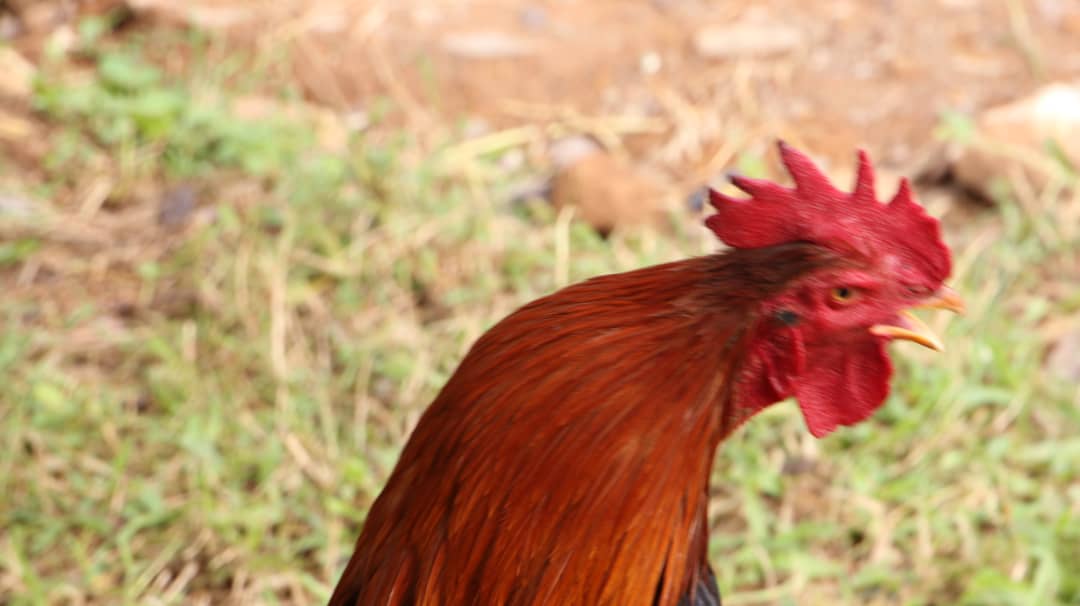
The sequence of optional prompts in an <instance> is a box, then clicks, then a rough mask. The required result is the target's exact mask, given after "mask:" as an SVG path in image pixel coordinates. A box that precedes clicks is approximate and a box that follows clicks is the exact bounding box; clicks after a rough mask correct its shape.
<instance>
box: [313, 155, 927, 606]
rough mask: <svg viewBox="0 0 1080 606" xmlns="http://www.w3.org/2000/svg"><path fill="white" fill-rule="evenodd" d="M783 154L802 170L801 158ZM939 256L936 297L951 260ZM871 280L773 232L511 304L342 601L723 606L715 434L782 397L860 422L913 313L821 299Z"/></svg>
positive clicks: (842, 258) (356, 563) (425, 442)
mask: <svg viewBox="0 0 1080 606" xmlns="http://www.w3.org/2000/svg"><path fill="white" fill-rule="evenodd" d="M782 152H784V153H785V154H786V156H785V161H786V162H787V163H788V165H789V168H791V167H792V164H793V162H795V161H797V160H800V159H801V157H796V158H794V159H792V156H791V154H792V153H795V152H793V151H792V150H790V149H789V148H782ZM867 166H868V164H867ZM793 172H794V171H793ZM796 177H797V181H798V175H797V176H796ZM743 185H746V186H747V187H753V184H747V183H744V184H743ZM785 191H787V190H785ZM751 193H753V192H751ZM759 193H760V192H759ZM721 202H722V201H721ZM715 203H717V202H716V201H715V200H714V204H715ZM739 203H740V204H747V203H746V202H739ZM924 217H925V216H924ZM732 220H733V221H736V222H737V221H738V219H737V218H735V219H732ZM711 227H713V228H714V231H718V233H720V232H721V231H722V230H720V229H717V227H716V226H714V225H711ZM934 227H935V228H936V224H935V225H934ZM725 228H727V226H725ZM766 235H767V234H766ZM721 237H723V235H722V234H721ZM935 262H936V266H934V267H932V269H930V270H926V271H924V272H923V273H925V274H927V275H925V276H921V277H919V279H920V280H921V282H919V284H918V285H917V286H918V289H919V293H920V295H919V296H920V297H921V298H922V299H926V298H927V296H926V295H927V293H928V292H932V293H938V292H940V291H939V286H940V282H941V280H942V279H944V277H945V275H942V274H946V275H947V273H948V269H947V266H946V267H945V268H944V269H943V268H942V266H941V262H940V259H935ZM894 269H895V271H896V272H898V274H897V275H899V274H900V273H903V269H904V268H902V267H898V268H894ZM866 271H867V270H866V267H865V263H862V262H861V261H859V260H857V259H853V255H852V254H850V252H848V251H846V250H844V249H843V247H837V246H828V245H826V244H823V243H819V242H814V241H804V240H801V239H799V238H795V239H792V240H784V239H780V240H779V241H777V242H773V243H770V244H769V245H763V246H745V247H736V248H733V249H731V250H728V251H726V252H724V253H721V254H717V255H712V256H706V257H701V258H695V259H688V260H684V261H678V262H675V263H668V264H664V265H659V266H654V267H649V268H645V269H641V270H636V271H632V272H627V273H623V274H615V275H609V276H602V277H598V278H594V279H592V280H588V281H586V282H583V283H580V284H576V285H573V286H570V287H567V288H565V289H563V290H561V291H559V292H556V293H554V294H552V295H549V296H547V297H544V298H541V299H539V300H537V301H534V302H532V303H530V304H528V305H526V306H525V307H523V308H521V309H519V310H518V311H517V312H515V313H513V314H511V315H510V316H508V317H507V318H505V319H504V320H502V321H501V322H499V323H498V324H497V325H496V326H494V327H493V328H492V329H491V330H489V331H488V332H487V333H486V334H484V335H483V336H482V337H481V338H480V339H479V340H478V341H477V343H476V344H475V345H474V346H473V347H472V349H471V350H470V351H469V353H468V354H467V355H466V357H465V359H464V360H463V361H462V363H461V365H460V367H459V368H458V369H457V371H456V372H455V373H454V375H453V376H452V377H451V379H450V380H449V382H448V383H447V384H446V386H445V387H444V388H443V389H442V391H441V392H440V393H439V395H438V396H437V397H436V399H435V401H434V402H433V403H432V405H431V406H430V407H429V408H428V410H427V411H426V412H425V413H424V415H423V416H422V418H421V419H420V421H419V423H418V424H417V426H416V429H415V430H414V432H413V434H412V436H411V437H410V439H409V441H408V443H407V445H406V447H405V449H404V451H403V452H402V454H401V457H400V460H399V463H398V465H397V466H396V468H395V470H394V472H393V473H392V474H391V477H390V479H389V481H388V483H387V485H386V487H385V489H384V490H383V492H382V494H381V495H380V496H379V498H378V499H377V500H376V501H375V503H374V504H373V506H372V508H371V510H370V512H369V514H368V517H367V519H366V521H365V524H364V528H363V532H362V534H361V536H360V538H359V540H358V542H357V548H356V551H355V553H354V554H353V556H352V558H351V560H350V561H349V563H348V566H347V567H346V569H345V571H344V574H343V575H342V578H341V581H340V583H339V584H338V586H337V588H336V590H335V592H334V595H333V597H332V598H331V604H332V605H344V604H358V605H365V606H367V605H372V606H374V605H378V606H384V605H385V606H406V605H409V606H411V605H414V604H415V605H425V606H427V605H432V606H435V605H441V606H465V605H474V604H475V605H489V604H491V605H495V604H499V605H508V606H541V605H572V604H583V605H592V604H597V605H609V604H610V605H619V606H634V605H640V606H709V605H714V604H716V605H718V604H719V603H720V598H719V592H718V590H717V587H716V581H715V578H714V576H713V573H712V571H711V569H710V568H709V565H708V561H707V544H708V526H707V519H706V505H707V500H708V487H709V475H710V469H711V465H712V461H713V457H714V455H715V452H716V448H717V446H718V445H719V444H720V442H721V441H722V440H723V439H724V438H725V437H726V436H727V435H729V434H730V433H731V432H732V431H733V430H735V429H736V428H737V427H738V426H739V425H740V424H742V423H743V422H744V421H746V420H747V419H749V418H750V417H751V416H753V414H755V413H756V412H758V411H759V410H761V409H762V408H764V407H766V406H768V405H770V404H772V403H774V402H777V401H779V400H782V399H784V398H786V397H789V396H795V397H796V398H797V399H799V401H800V404H801V405H802V406H803V412H804V416H805V417H806V420H807V423H808V425H809V426H810V429H811V431H812V432H813V433H814V434H815V435H824V434H826V433H828V432H830V431H832V430H833V429H834V428H835V427H836V426H837V425H850V424H853V423H855V422H858V421H860V420H862V419H864V418H866V417H867V416H869V414H871V413H872V412H873V410H874V409H875V408H876V407H877V406H878V405H880V402H881V400H882V399H883V398H884V396H885V394H886V393H887V389H888V388H887V381H888V374H889V372H891V366H889V363H888V358H887V357H884V344H885V342H886V341H887V340H888V338H897V337H898V336H899V338H912V339H913V340H914V337H910V336H909V337H904V336H902V333H901V332H897V331H903V330H908V331H909V332H911V331H910V327H897V326H893V325H894V324H898V322H899V320H897V321H894V322H889V323H886V326H888V327H891V328H892V329H894V330H893V332H892V333H889V336H888V337H886V336H881V335H877V334H871V333H870V332H867V330H866V329H867V328H869V327H870V325H869V324H868V325H867V326H862V324H863V323H866V322H871V323H873V322H872V320H873V321H876V320H875V319H874V318H876V316H875V317H874V318H870V315H872V314H869V312H866V314H867V319H865V321H864V320H863V319H860V320H859V324H860V326H859V327H858V330H859V332H858V333H856V332H854V329H851V331H850V334H849V331H848V327H847V326H846V325H843V323H842V322H840V321H839V320H836V319H832V320H827V319H823V318H824V317H825V315H827V314H824V312H822V311H821V310H820V309H818V307H819V306H820V305H822V304H823V303H822V302H821V301H820V300H819V298H818V297H817V293H818V292H819V291H821V292H826V293H833V295H835V291H836V287H835V286H834V285H835V284H838V283H839V284H845V285H846V284H854V280H855V277H857V275H862V277H863V278H865V277H866V276H865V275H863V274H865V273H866ZM859 272H862V273H859ZM905 284H906V285H905V288H906V289H907V290H906V291H905V292H907V294H906V295H903V296H904V297H907V298H906V299H904V302H905V303H910V302H911V301H910V300H909V299H911V297H912V296H913V295H911V293H913V292H915V290H914V285H913V283H911V281H910V280H908V282H906V283H905ZM844 288H848V287H847V286H844ZM851 288H856V287H854V286H853V287H851ZM857 288H860V289H865V290H866V291H867V292H869V290H870V289H871V288H874V287H873V286H871V285H868V284H861V285H860V286H858V287H857ZM924 291H926V292H924ZM888 292H889V293H891V294H890V295H889V296H894V295H895V296H896V297H900V296H901V295H900V294H897V293H899V291H898V290H896V289H892V288H891V287H890V288H889V289H888ZM939 298H940V297H939ZM845 305H846V303H845ZM882 313H884V314H885V315H884V316H882V317H883V318H884V317H886V316H888V319H891V318H893V316H895V310H891V309H890V310H886V311H883V312H882ZM878 315H881V314H878ZM873 326H874V327H878V326H881V325H880V324H876V323H873ZM885 332H888V331H887V330H886V331H885ZM864 333H865V334H864ZM912 334H914V333H912ZM845 338H849V339H850V343H846V342H844V340H843V339H845ZM838 343H839V344H838ZM841 347H842V348H843V349H842V350H840V349H838V348H841ZM838 350H839V351H842V353H840V354H837V353H835V351H838ZM863 375H868V376H869V378H866V377H864V376H863ZM882 379H883V380H882ZM843 398H847V399H849V400H851V401H849V402H844V401H837V400H838V399H843Z"/></svg>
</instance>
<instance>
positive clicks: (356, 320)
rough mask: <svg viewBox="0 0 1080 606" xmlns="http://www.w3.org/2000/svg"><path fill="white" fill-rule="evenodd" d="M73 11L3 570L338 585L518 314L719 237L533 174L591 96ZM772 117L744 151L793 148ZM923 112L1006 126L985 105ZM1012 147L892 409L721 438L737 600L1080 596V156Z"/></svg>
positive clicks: (12, 207)
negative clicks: (420, 116) (343, 85)
mask: <svg viewBox="0 0 1080 606" xmlns="http://www.w3.org/2000/svg"><path fill="white" fill-rule="evenodd" d="M67 23H68V25H67V26H65V27H66V29H59V28H57V27H53V28H51V29H48V30H47V33H48V35H44V36H42V37H41V40H40V44H38V45H37V46H34V47H33V48H34V49H35V50H36V52H34V53H27V55H28V56H31V57H33V58H34V61H33V66H32V67H33V70H34V72H33V73H34V75H33V79H32V82H33V84H32V89H31V90H30V91H29V92H28V94H27V95H26V97H25V99H24V100H23V101H24V105H21V106H20V105H19V104H18V103H17V102H11V103H8V104H7V105H0V108H4V109H5V110H6V111H9V114H5V115H8V116H9V118H11V117H12V116H14V117H15V118H19V119H21V120H23V122H21V123H19V122H11V124H16V126H15V127H10V126H9V128H8V130H7V131H2V129H0V132H6V133H7V134H5V137H6V143H5V147H4V149H5V154H4V156H2V157H0V280H2V283H3V288H4V295H3V296H2V297H0V377H2V379H0V451H2V456H0V494H3V495H4V496H3V497H2V498H0V527H2V528H3V529H4V530H3V532H2V533H0V602H3V603H10V604H127V603H132V604H189V603H206V604H209V603H213V604H219V603H235V604H277V603H281V604H308V603H322V602H324V601H325V600H326V599H327V598H328V596H329V592H330V590H331V589H332V587H333V584H334V582H335V581H336V579H337V575H338V574H339V573H340V570H341V569H342V567H343V566H344V564H345V561H346V559H347V557H348V555H349V554H350V553H351V549H352V544H353V541H354V540H355V538H356V535H357V533H358V530H359V528H360V526H361V524H362V522H363V518H364V513H365V510H366V508H367V507H368V505H369V504H370V503H371V501H372V499H373V498H374V496H375V495H376V494H377V493H378V490H379V489H380V487H381V485H382V483H383V482H384V480H385V479H386V477H387V474H388V473H389V471H390V469H391V467H392V465H393V463H394V461H395V458H396V455H397V452H398V449H399V448H400V447H401V445H402V443H403V441H404V439H405V438H406V437H407V435H408V432H409V430H410V428H411V427H412V425H413V424H414V423H415V421H416V419H417V417H418V415H419V414H420V413H421V411H422V410H423V409H424V407H425V406H426V405H427V404H428V403H429V402H430V400H431V398H432V397H433V396H434V394H435V393H436V392H437V390H438V389H439V388H440V386H441V385H442V384H443V382H445V380H446V379H447V378H448V376H449V375H450V373H451V372H452V371H453V369H454V368H455V365H456V364H457V363H458V361H459V360H460V359H461V357H462V355H463V354H464V352H465V351H466V350H467V348H468V347H469V346H470V344H471V343H472V342H473V341H474V340H475V339H476V338H477V337H478V336H479V335H480V334H481V333H482V332H483V331H484V330H485V329H486V328H487V327H488V326H490V325H491V324H492V323H494V322H495V321H497V320H498V319H500V318H501V317H503V316H504V315H506V314H507V313H509V312H510V311H512V310H513V309H514V308H516V307H517V306H518V305H520V304H523V303H525V302H527V301H529V300H531V299H533V298H535V297H537V296H540V295H542V294H545V293H548V292H551V291H552V290H554V289H556V288H558V287H560V286H563V285H565V284H567V283H570V282H574V281H578V280H581V279H584V278H586V277H589V276H593V275H597V274H601V273H608V272H616V271H624V270H629V269H633V268H637V267H641V266H645V265H649V264H654V263H658V262H662V261H667V260H673V259H678V258H682V257H685V256H688V255H696V254H702V253H705V252H708V251H711V250H714V248H715V244H714V242H713V240H712V238H711V236H709V235H707V234H705V233H704V230H702V229H701V228H700V226H699V223H700V221H699V216H698V215H696V214H694V213H692V212H690V211H687V210H685V209H682V208H677V209H674V210H671V212H670V217H669V219H670V220H669V221H666V222H664V224H663V225H662V226H661V227H660V228H654V227H649V226H637V227H633V226H632V227H628V228H625V229H617V230H615V231H614V232H613V233H612V234H611V235H610V236H609V237H606V238H605V237H601V236H600V235H598V234H597V231H596V230H594V229H593V228H592V227H591V226H590V225H588V224H587V223H585V222H582V221H578V220H575V219H573V216H572V213H571V212H569V211H568V210H562V211H559V210H557V209H554V208H552V206H551V205H550V204H549V203H548V202H547V201H545V200H544V199H542V196H541V195H539V194H536V193H535V192H534V193H533V194H529V195H516V194H515V193H514V192H517V191H518V190H520V189H521V183H524V182H529V181H530V179H534V178H535V177H536V176H537V175H538V174H540V173H542V172H543V171H542V170H540V169H537V168H536V166H534V164H533V163H532V162H531V161H530V160H531V158H532V155H531V152H528V150H529V149H530V146H534V145H535V144H536V138H537V137H539V138H541V139H544V138H546V137H553V136H561V135H564V134H567V133H575V132H579V131H582V130H587V131H588V130H589V129H586V128H584V127H582V126H581V125H582V123H583V120H582V119H581V116H580V115H576V114H566V115H568V116H569V117H565V116H564V118H563V119H560V120H557V121H555V122H552V121H550V120H546V121H545V120H536V121H535V122H532V123H529V122H526V123H523V125H522V124H519V125H517V126H506V128H505V129H504V130H498V129H494V128H492V129H489V130H488V131H487V132H485V133H484V134H482V135H479V136H478V135H477V134H476V133H475V132H473V131H474V130H475V129H474V126H473V123H471V122H469V121H468V120H466V119H465V118H466V115H465V114H460V115H457V116H456V118H454V119H443V118H432V119H431V120H432V121H431V122H428V123H427V127H426V128H424V129H420V128H417V127H416V126H415V124H414V123H410V122H409V121H408V120H404V119H402V116H403V114H407V113H408V112H407V111H405V110H403V109H402V106H403V104H404V105H408V102H407V101H402V100H401V99H399V98H395V96H394V95H393V94H392V91H391V92H390V93H388V94H386V95H384V96H375V97H372V98H371V99H370V100H369V101H370V102H369V103H367V104H366V105H365V109H364V112H363V115H362V116H359V117H358V116H356V115H354V113H347V112H342V111H341V110H340V109H339V108H338V109H326V108H325V106H321V105H318V104H314V103H311V102H310V101H309V100H308V99H307V97H308V96H309V94H308V91H305V90H304V89H303V87H302V86H300V85H299V84H298V80H297V79H296V78H294V77H293V74H291V73H290V72H289V71H288V70H286V69H284V68H283V67H282V65H283V57H286V58H287V55H288V52H289V51H288V49H282V48H265V47H259V46H251V45H236V44H227V43H226V42H225V38H226V36H225V35H224V34H222V33H220V32H215V31H208V30H205V29H204V28H200V27H192V26H190V25H189V26H176V25H174V24H161V23H154V22H149V23H142V22H140V20H139V19H138V18H134V17H133V16H132V14H131V13H130V12H129V11H126V10H122V11H119V12H117V11H111V12H110V11H97V12H96V14H92V15H90V16H85V15H82V14H81V13H78V14H74V15H73V16H71V17H70V19H69V21H67ZM1014 29H1015V28H1014ZM56 31H62V32H65V33H64V34H63V35H62V36H59V37H58V36H57V34H56V33H55V32H56ZM1019 31H1023V28H1021V29H1020V30H1019ZM1018 39H1020V40H1023V39H1024V38H1023V37H1022V36H1021V37H1020V38H1018ZM12 44H13V46H12V48H20V47H19V46H18V44H19V42H18V41H17V40H16V41H15V42H13V43H12ZM3 48H7V47H3ZM1020 48H1021V50H1023V51H1025V52H1027V51H1029V50H1030V49H1026V47H1024V46H1023V45H1020ZM1025 49H1026V50H1025ZM1028 54H1029V55H1030V52H1028ZM363 60H364V59H362V58H357V61H360V62H362V61H363ZM421 68H422V66H421ZM432 69H434V68H432ZM422 105H423V103H421V106H422ZM455 111H456V110H455ZM702 111H705V110H702ZM328 115H330V116H332V117H333V118H332V119H330V125H329V126H327V120H328V117H327V116H328ZM575 116H576V117H575ZM15 118H11V120H14V119H15ZM737 118H738V115H737V114H736V115H735V118H733V120H736V121H737ZM605 124H607V126H610V123H605ZM343 125H344V126H343ZM350 125H351V126H350ZM601 126H603V125H601ZM20 128H21V129H22V130H19V129H20ZM605 128H606V127H605ZM605 128H601V127H596V128H593V129H592V130H591V131H589V134H591V135H594V136H596V137H597V138H600V139H602V140H603V139H604V133H605V132H606V133H608V134H609V135H610V133H611V132H614V133H615V134H614V135H610V136H611V137H615V140H616V141H618V140H619V137H620V136H621V135H619V133H618V131H619V127H617V126H614V127H610V128H606V130H605ZM515 129H517V130H515ZM522 129H525V130H522ZM529 129H533V130H529ZM597 131H603V132H600V134H599V135H598V134H597ZM751 131H753V129H750V128H747V129H744V130H743V131H742V132H741V133H740V134H739V136H738V137H734V138H733V140H736V141H739V142H741V143H737V145H736V147H734V148H732V149H730V150H728V151H727V152H725V156H724V157H725V158H726V160H725V161H724V162H721V165H722V166H718V167H714V168H717V169H719V168H724V169H737V170H740V171H742V172H748V173H751V174H770V175H776V174H777V173H776V172H775V168H774V166H773V164H772V163H771V159H770V158H769V157H767V156H766V155H765V154H764V152H762V151H761V150H763V149H766V147H767V146H768V145H769V144H770V143H771V141H770V140H769V139H767V138H766V137H772V136H775V134H777V133H771V132H770V131H768V130H767V129H766V130H765V131H763V132H762V134H761V140H757V138H754V137H750V136H749V135H748V134H747V133H749V132H751ZM11 133H14V134H11ZM523 133H524V134H523ZM537 133H539V134H537ZM789 134H790V133H789ZM664 136H665V137H668V139H667V141H669V142H670V141H674V140H676V139H678V137H680V136H690V135H684V134H682V133H680V132H679V130H678V128H676V129H675V131H673V132H667V133H666V134H665V135H664ZM797 136H798V135H797V133H796V137H797ZM865 137H866V138H868V139H870V141H871V145H872V144H873V137H874V133H873V132H867V133H865ZM925 137H926V138H927V139H928V140H933V141H936V142H937V143H950V144H952V143H959V144H965V145H973V144H974V143H973V142H977V141H981V142H982V143H983V144H990V143H992V142H989V143H988V142H987V141H985V140H980V139H979V133H978V132H977V128H976V127H975V126H974V125H973V119H972V118H971V117H970V115H969V114H968V113H965V112H964V111H958V112H952V113H948V114H944V115H943V116H941V117H940V122H939V127H938V128H937V129H936V130H934V131H928V132H926V133H925ZM609 142H610V137H609V139H608V140H605V143H609ZM523 149H524V150H526V152H528V153H524V154H523V153H522V150H523ZM627 150H628V151H627V153H628V154H631V155H632V154H633V148H632V147H629V148H627ZM839 153H840V157H846V158H849V159H850V158H851V152H850V148H844V149H843V150H841V152H839ZM1048 155H1050V154H1048ZM523 157H524V158H525V160H522V158H523ZM1026 161H1027V160H1025V159H1023V158H1017V159H1016V161H1015V162H1014V164H1016V165H1022V164H1023V163H1024V162H1026ZM704 164H705V165H708V166H711V165H710V164H709V162H704ZM1063 164H1065V163H1063ZM843 170H846V169H843ZM718 172H719V171H718ZM1001 177H1002V179H1001V180H1000V182H999V186H998V187H997V188H996V189H994V191H993V192H992V194H993V196H992V198H993V199H992V202H993V204H992V205H990V206H972V205H971V204H970V203H963V202H957V201H955V200H954V199H953V198H955V196H946V197H944V198H943V197H940V196H938V197H934V198H932V200H931V203H930V208H931V210H932V211H934V212H935V213H937V214H947V215H948V217H947V221H946V225H947V226H948V240H949V242H950V244H951V245H952V247H953V249H954V251H955V255H956V260H957V263H956V271H955V277H954V279H953V282H954V283H955V286H956V287H957V289H958V290H960V291H961V292H962V293H963V295H964V297H965V298H966V299H967V301H968V304H969V309H970V311H969V313H968V314H967V315H966V316H964V317H961V318H957V319H954V320H952V321H951V322H948V324H947V328H946V321H947V318H944V317H942V318H933V319H932V323H933V325H934V326H935V328H936V329H938V330H941V331H943V332H944V335H945V341H946V342H947V343H948V351H947V352H946V353H945V354H944V355H930V354H928V353H926V352H922V351H915V348H913V347H903V346H899V347H895V348H894V350H895V351H894V359H895V360H897V362H898V364H899V371H898V374H897V377H896V380H895V389H894V391H893V393H892V395H891V396H890V399H889V401H888V403H887V405H886V406H885V407H884V408H883V409H882V410H881V411H880V412H879V413H878V414H877V415H876V416H875V417H874V419H873V420H872V421H871V422H868V423H865V424H862V425H860V426H858V427H855V428H850V429H844V430H841V431H839V432H837V434H836V435H834V436H832V437H830V438H829V439H827V440H823V441H820V442H819V441H816V440H814V439H813V438H812V437H810V436H809V435H808V434H807V432H806V431H805V429H804V427H803V422H802V419H801V417H800V415H799V413H798V410H797V408H796V407H795V406H793V405H790V404H782V405H779V406H776V407H773V408H772V409H770V410H768V411H767V412H766V413H764V414H762V415H761V416H760V418H758V419H756V420H755V421H754V422H752V423H750V424H749V425H748V426H747V427H746V428H745V429H743V430H741V431H740V432H739V433H738V434H737V435H736V436H735V437H733V438H732V439H731V440H730V441H729V442H728V443H726V444H725V445H723V447H722V448H721V451H720V454H719V456H718V460H717V464H716V470H715V482H714V483H715V494H714V497H713V502H712V506H711V509H710V515H711V521H712V523H713V525H714V532H713V535H712V542H711V545H710V555H711V557H712V560H713V562H714V565H715V567H716V570H717V574H718V576H719V581H720V584H721V587H723V588H724V603H725V605H728V606H739V605H750V604H780V605H788V604H811V605H813V604H881V605H885V604H889V605H892V604H903V605H926V606H930V605H938V606H941V605H951V604H958V605H966V606H976V605H978V606H991V605H1001V606H1006V605H1008V606H1036V605H1037V606H1043V605H1047V606H1050V605H1057V604H1060V605H1065V604H1080V429H1078V428H1080V394H1078V390H1077V385H1076V378H1075V377H1074V378H1072V379H1070V378H1069V377H1068V376H1062V375H1061V374H1060V373H1054V372H1048V370H1047V359H1048V356H1050V355H1051V352H1052V351H1053V350H1054V348H1055V347H1063V346H1064V345H1062V344H1061V343H1062V335H1068V334H1072V333H1070V332H1069V331H1075V330H1077V329H1078V328H1080V322H1077V317H1078V314H1080V222H1077V221H1074V220H1073V219H1074V218H1075V217H1076V216H1077V212H1078V210H1077V209H1078V208H1080V198H1078V197H1077V195H1076V194H1075V188H1074V186H1075V172H1074V171H1073V170H1072V169H1071V167H1067V166H1066V170H1063V171H1062V172H1060V174H1059V175H1058V176H1057V177H1056V178H1055V180H1054V181H1053V182H1052V184H1051V186H1047V187H1043V188H1033V187H1031V186H1030V183H1028V182H1027V181H1025V180H1024V178H1023V175H1020V176H1017V175H1015V174H1012V173H1010V174H1005V175H1001ZM888 193H891V192H887V193H881V194H880V195H883V196H884V195H888ZM950 218H951V220H948V219H950Z"/></svg>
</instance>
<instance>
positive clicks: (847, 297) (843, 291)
mask: <svg viewBox="0 0 1080 606" xmlns="http://www.w3.org/2000/svg"><path fill="white" fill-rule="evenodd" d="M829 296H831V297H832V300H833V301H836V302H837V303H850V302H852V301H853V300H854V299H855V289H854V288H852V287H850V286H837V287H836V288H833V289H832V290H831V291H829Z"/></svg>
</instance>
